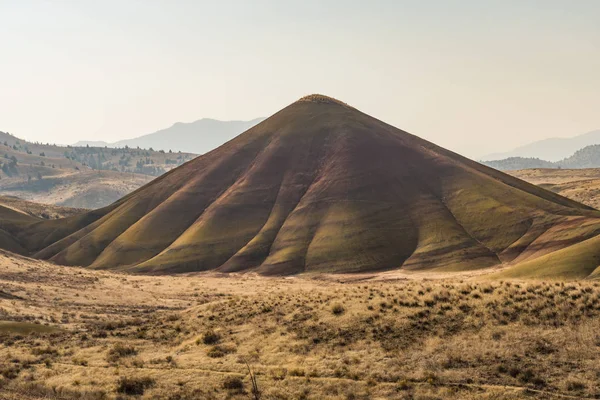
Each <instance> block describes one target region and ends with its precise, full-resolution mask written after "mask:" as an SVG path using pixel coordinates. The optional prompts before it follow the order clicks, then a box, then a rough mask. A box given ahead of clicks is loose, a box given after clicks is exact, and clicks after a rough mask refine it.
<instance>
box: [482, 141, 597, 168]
mask: <svg viewBox="0 0 600 400" xmlns="http://www.w3.org/2000/svg"><path fill="white" fill-rule="evenodd" d="M482 164H485V165H487V166H488V167H492V168H495V169H498V170H501V171H514V170H520V169H531V168H572V169H580V168H600V144H593V145H590V146H586V147H584V148H582V149H579V150H577V151H575V153H574V154H573V155H571V156H570V157H566V158H563V159H562V160H560V161H556V162H552V161H547V160H541V159H539V158H532V157H508V158H505V159H503V160H493V161H482Z"/></svg>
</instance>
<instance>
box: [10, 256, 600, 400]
mask: <svg viewBox="0 0 600 400" xmlns="http://www.w3.org/2000/svg"><path fill="white" fill-rule="evenodd" d="M0 260H1V262H2V266H3V269H2V273H1V274H0V290H1V293H3V295H2V296H1V297H0V320H4V321H9V322H10V323H11V324H17V323H27V324H31V325H36V326H46V327H48V328H49V329H45V330H39V329H38V330H29V331H26V332H25V331H16V330H10V331H9V330H4V331H0V343H1V344H0V387H1V388H2V389H1V391H2V393H3V394H4V393H8V394H14V396H13V398H14V399H17V398H18V399H20V398H25V399H28V397H25V395H29V393H38V394H39V397H43V396H48V397H49V398H53V397H51V396H57V393H60V396H62V397H60V398H61V399H71V398H73V399H75V398H77V399H84V398H85V399H87V398H93V399H107V398H108V399H110V398H113V397H114V396H117V398H118V396H146V397H144V398H149V399H157V400H158V399H165V400H171V399H187V398H202V399H204V398H206V399H230V398H231V399H234V398H240V399H241V398H252V399H283V398H296V399H367V398H393V399H418V398H420V399H445V398H461V399H475V398H488V399H490V398H494V399H520V398H523V397H524V393H528V394H527V396H528V397H529V398H536V397H540V398H545V396H546V397H547V393H554V394H562V395H566V396H571V397H575V398H594V397H597V396H598V395H599V394H600V384H599V383H598V382H599V381H598V379H597V377H598V376H600V365H599V364H598V362H597V360H598V358H599V357H600V334H599V333H598V332H600V318H599V317H600V282H519V281H508V280H505V281H494V282H492V281H485V280H474V279H466V278H461V277H460V276H457V277H456V278H453V279H436V280H423V281H416V280H397V281H393V280H392V281H386V282H380V281H372V282H371V281H361V282H355V283H353V282H348V283H334V282H328V281H322V280H314V279H310V280H309V279H303V278H301V277H300V278H296V279H293V280H289V279H278V278H258V277H250V276H245V277H237V278H232V277H230V278H215V277H206V276H204V277H194V276H187V277H147V276H127V275H117V274H111V273H108V272H96V271H87V270H82V269H77V268H66V267H59V266H54V265H50V264H46V263H43V262H37V261H36V262H33V261H29V260H19V261H15V260H12V262H11V263H7V259H6V257H5V258H2V256H1V255H0ZM16 263H19V264H20V265H16ZM32 263H35V264H32ZM250 288H251V290H250ZM264 310H268V311H267V312H265V311H264ZM340 310H341V311H340ZM44 324H47V325H44ZM250 365H252V367H250ZM85 396H88V397H85ZM102 396H104V397H102ZM111 396H113V397H111ZM8 398H9V399H10V398H11V397H8ZM121 398H124V397H121Z"/></svg>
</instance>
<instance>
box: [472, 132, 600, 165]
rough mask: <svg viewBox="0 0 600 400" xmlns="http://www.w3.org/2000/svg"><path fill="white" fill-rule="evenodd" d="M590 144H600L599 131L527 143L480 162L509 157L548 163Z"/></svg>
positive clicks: (492, 155)
mask: <svg viewBox="0 0 600 400" xmlns="http://www.w3.org/2000/svg"><path fill="white" fill-rule="evenodd" d="M592 144H600V130H597V131H592V132H588V133H584V134H583V135H579V136H574V137H570V138H550V139H544V140H539V141H537V142H533V143H529V144H526V145H524V146H521V147H517V148H516V149H514V150H512V151H508V152H504V153H493V154H488V155H485V156H483V157H480V158H481V159H482V160H502V159H506V158H509V157H524V158H539V159H542V160H548V161H560V160H563V159H565V158H567V157H569V156H570V155H572V154H573V153H575V152H576V151H577V150H579V149H582V148H584V147H586V146H589V145H592Z"/></svg>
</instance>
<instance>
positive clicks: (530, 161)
mask: <svg viewBox="0 0 600 400" xmlns="http://www.w3.org/2000/svg"><path fill="white" fill-rule="evenodd" d="M482 164H485V165H487V166H488V167H492V168H494V169H498V170H500V171H514V170H518V169H530V168H558V165H556V163H553V162H550V161H545V160H540V159H539V158H524V157H509V158H505V159H504V160H493V161H483V162H482Z"/></svg>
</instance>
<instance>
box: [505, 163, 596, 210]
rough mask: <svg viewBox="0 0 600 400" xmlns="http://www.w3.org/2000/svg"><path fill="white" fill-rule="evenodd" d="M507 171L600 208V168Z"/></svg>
mask: <svg viewBox="0 0 600 400" xmlns="http://www.w3.org/2000/svg"><path fill="white" fill-rule="evenodd" d="M506 172H507V173H508V174H510V175H512V176H515V177H517V178H519V179H523V180H525V181H527V182H529V183H533V184H535V185H539V186H541V187H543V188H545V189H548V190H551V191H553V192H555V193H558V194H560V195H562V196H565V197H568V198H569V199H572V200H575V201H578V202H580V203H583V204H586V205H588V206H591V207H594V208H596V209H598V208H600V168H583V169H546V168H536V169H523V170H519V171H506Z"/></svg>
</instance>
